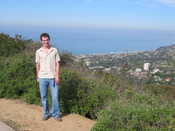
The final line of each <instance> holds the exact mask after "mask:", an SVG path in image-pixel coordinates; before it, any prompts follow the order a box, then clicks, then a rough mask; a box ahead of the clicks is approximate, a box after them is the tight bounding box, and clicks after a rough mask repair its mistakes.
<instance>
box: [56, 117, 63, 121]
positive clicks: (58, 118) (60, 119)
mask: <svg viewBox="0 0 175 131" xmlns="http://www.w3.org/2000/svg"><path fill="white" fill-rule="evenodd" d="M54 119H55V120H56V121H63V120H62V118H61V117H54Z"/></svg>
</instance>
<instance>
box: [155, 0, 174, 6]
mask: <svg viewBox="0 0 175 131" xmlns="http://www.w3.org/2000/svg"><path fill="white" fill-rule="evenodd" d="M156 1H157V2H159V3H162V4H167V5H172V6H175V0H156Z"/></svg>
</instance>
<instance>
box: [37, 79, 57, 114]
mask: <svg viewBox="0 0 175 131" xmlns="http://www.w3.org/2000/svg"><path fill="white" fill-rule="evenodd" d="M48 87H50V90H51V97H52V108H51V112H49V105H48ZM39 88H40V96H41V103H42V106H43V117H48V116H52V117H59V116H60V108H59V103H58V85H57V84H56V83H55V79H54V78H53V79H52V78H39Z"/></svg>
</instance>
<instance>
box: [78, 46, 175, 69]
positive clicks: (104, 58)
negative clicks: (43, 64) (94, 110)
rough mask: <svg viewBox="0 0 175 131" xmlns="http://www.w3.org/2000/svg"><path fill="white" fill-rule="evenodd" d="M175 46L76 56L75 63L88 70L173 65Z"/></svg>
mask: <svg viewBox="0 0 175 131" xmlns="http://www.w3.org/2000/svg"><path fill="white" fill-rule="evenodd" d="M174 59H175V45H170V46H164V47H160V48H158V49H156V50H154V51H141V52H128V53H121V54H117V53H112V54H96V55H81V56H77V61H82V62H84V63H85V64H86V65H87V66H88V67H89V68H90V69H97V68H103V69H104V68H118V67H122V66H123V65H128V66H130V67H136V66H137V67H138V66H143V63H145V62H149V63H152V65H154V66H156V65H158V64H159V65H169V66H170V65H174V63H175V62H174Z"/></svg>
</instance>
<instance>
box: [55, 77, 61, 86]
mask: <svg viewBox="0 0 175 131" xmlns="http://www.w3.org/2000/svg"><path fill="white" fill-rule="evenodd" d="M55 82H56V84H57V85H58V84H60V77H58V76H56V77H55Z"/></svg>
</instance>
